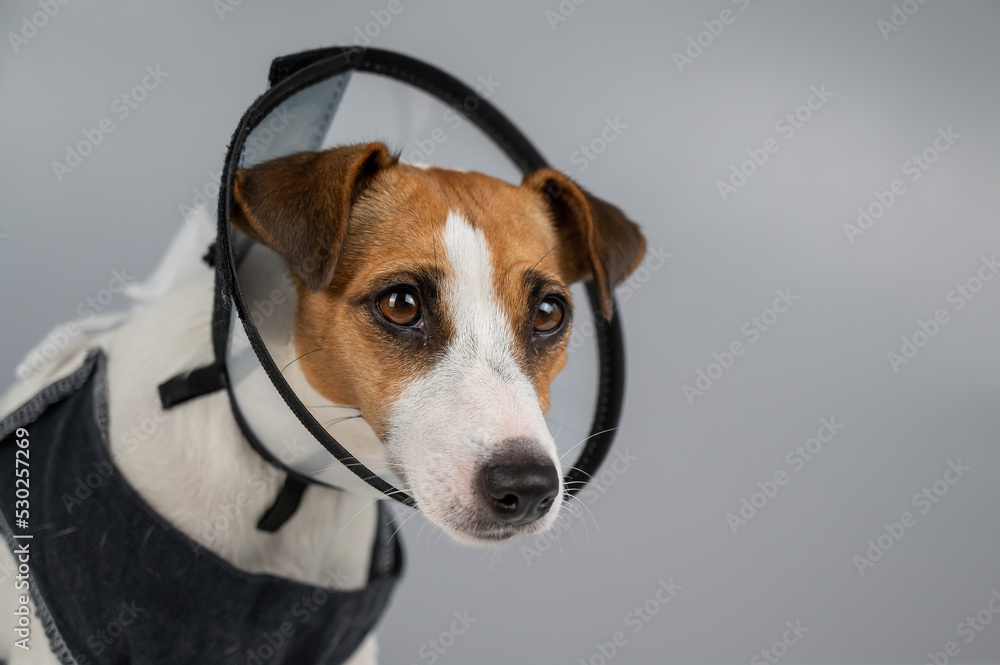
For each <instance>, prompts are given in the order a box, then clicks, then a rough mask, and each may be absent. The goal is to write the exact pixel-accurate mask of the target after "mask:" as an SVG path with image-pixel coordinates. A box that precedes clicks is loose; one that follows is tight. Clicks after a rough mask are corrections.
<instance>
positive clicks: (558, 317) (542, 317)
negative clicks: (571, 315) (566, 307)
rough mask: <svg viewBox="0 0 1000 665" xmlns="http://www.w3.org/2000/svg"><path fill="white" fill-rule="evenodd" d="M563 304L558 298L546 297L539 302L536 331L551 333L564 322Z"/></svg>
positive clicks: (536, 312) (536, 313)
mask: <svg viewBox="0 0 1000 665" xmlns="http://www.w3.org/2000/svg"><path fill="white" fill-rule="evenodd" d="M564 315H565V312H564V311H563V304H562V303H561V302H559V300H557V299H556V298H546V299H545V300H543V301H542V302H540V303H538V310H537V311H535V332H539V333H549V332H552V331H553V330H555V329H556V328H558V327H559V326H560V324H562V321H563V316H564Z"/></svg>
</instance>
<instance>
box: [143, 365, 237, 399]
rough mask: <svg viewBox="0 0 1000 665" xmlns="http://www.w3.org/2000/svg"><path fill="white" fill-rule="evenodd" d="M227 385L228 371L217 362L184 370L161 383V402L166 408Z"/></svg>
mask: <svg viewBox="0 0 1000 665" xmlns="http://www.w3.org/2000/svg"><path fill="white" fill-rule="evenodd" d="M225 387H226V373H225V372H224V371H223V370H222V368H220V367H219V366H218V365H216V364H215V363H212V364H211V365H205V366H204V367H199V368H198V369H192V370H188V371H186V372H182V373H181V374H178V375H177V376H175V377H173V378H170V379H167V380H166V381H164V382H163V383H161V384H160V387H159V391H160V404H161V405H162V406H163V408H164V410H166V409H170V408H173V407H175V406H177V405H178V404H183V403H184V402H186V401H188V400H189V399H194V398H195V397H201V396H202V395H207V394H208V393H214V392H215V391H216V390H222V389H223V388H225Z"/></svg>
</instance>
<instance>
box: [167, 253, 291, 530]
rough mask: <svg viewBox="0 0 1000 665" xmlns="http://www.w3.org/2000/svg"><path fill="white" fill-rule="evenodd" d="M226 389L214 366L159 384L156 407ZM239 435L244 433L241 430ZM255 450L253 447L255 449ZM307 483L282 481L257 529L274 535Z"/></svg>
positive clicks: (288, 479)
mask: <svg viewBox="0 0 1000 665" xmlns="http://www.w3.org/2000/svg"><path fill="white" fill-rule="evenodd" d="M213 247H214V245H213ZM225 387H226V373H225V372H224V371H222V370H220V369H219V366H218V365H216V364H214V363H213V364H211V365H206V366H204V367H199V368H198V369H192V370H188V371H187V372H183V373H181V374H178V375H177V376H175V377H173V378H171V379H168V380H166V381H164V382H163V383H161V384H160V387H159V391H160V404H162V405H163V408H164V409H169V408H172V407H175V406H177V405H178V404H183V403H184V402H186V401H188V400H190V399H194V398H196V397H201V396H202V395H207V394H209V393H214V392H215V391H216V390H222V389H223V388H225ZM243 431H244V432H245V431H247V430H246V429H245V428H243ZM255 447H256V446H255ZM306 485H307V483H306V482H305V481H304V480H302V479H301V478H297V477H295V476H292V475H291V474H289V475H288V477H287V478H285V484H284V485H282V486H281V490H280V491H279V492H278V496H277V498H275V500H274V503H273V504H271V507H270V508H268V509H267V510H266V511H265V512H264V514H263V515H262V516H261V518H260V521H258V522H257V528H258V529H260V530H261V531H267V532H268V533H274V532H275V531H277V530H278V529H280V528H281V527H282V526H284V525H285V522H287V521H288V520H290V519H291V518H292V516H293V515H294V514H295V511H296V510H298V509H299V504H301V503H302V495H303V494H305V491H306Z"/></svg>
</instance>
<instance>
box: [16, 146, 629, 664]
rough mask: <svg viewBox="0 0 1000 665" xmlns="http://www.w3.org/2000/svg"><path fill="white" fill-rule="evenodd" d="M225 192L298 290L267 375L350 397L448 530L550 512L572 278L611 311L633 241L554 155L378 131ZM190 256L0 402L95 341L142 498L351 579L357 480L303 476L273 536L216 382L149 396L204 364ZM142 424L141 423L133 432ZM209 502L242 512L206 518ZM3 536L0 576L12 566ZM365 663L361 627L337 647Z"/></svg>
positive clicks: (271, 165) (391, 465)
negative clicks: (173, 404) (525, 168)
mask: <svg viewBox="0 0 1000 665" xmlns="http://www.w3.org/2000/svg"><path fill="white" fill-rule="evenodd" d="M233 196H234V203H235V205H234V209H233V211H232V215H231V220H232V223H233V224H234V225H235V226H236V227H237V228H239V229H240V230H242V231H243V232H244V233H246V234H247V235H248V236H250V237H251V238H252V239H253V240H255V241H257V242H258V243H260V244H262V245H264V246H266V247H268V248H270V249H271V250H273V251H274V252H275V253H277V255H279V256H280V257H282V259H283V260H284V262H285V265H286V266H287V270H288V272H289V274H290V276H291V283H292V284H294V289H293V291H294V296H295V298H296V301H295V302H296V304H295V308H294V320H293V328H292V331H291V334H290V335H289V336H288V340H287V342H286V343H287V345H288V352H289V354H290V355H293V356H294V357H295V358H297V360H296V361H295V362H294V363H292V364H291V365H290V366H289V367H288V368H287V371H284V372H283V373H284V375H285V377H286V379H287V380H288V382H289V384H290V385H291V386H292V387H293V389H295V390H296V392H297V394H299V396H300V397H303V396H307V397H303V401H304V403H306V404H308V405H309V407H310V408H311V409H312V408H314V409H322V408H325V407H329V408H336V407H353V408H355V409H357V410H358V411H357V412H358V413H360V415H361V416H363V420H364V422H365V423H366V424H367V426H368V427H370V430H371V432H372V433H373V435H374V437H376V439H377V444H378V446H377V449H376V450H375V451H374V452H373V453H372V454H368V455H365V456H364V458H362V461H363V462H364V463H365V464H367V465H370V466H372V468H375V467H376V466H378V465H379V464H382V465H384V466H385V467H386V468H388V469H390V470H391V471H392V472H393V473H394V474H395V475H396V476H397V477H398V478H399V479H400V481H401V487H402V488H403V489H405V490H406V491H407V492H408V493H410V495H411V496H412V497H413V498H414V499H415V500H416V503H417V505H418V507H419V508H420V510H421V511H422V512H423V513H424V515H425V516H426V517H427V519H428V520H429V521H431V522H432V523H434V524H435V525H437V526H438V527H440V528H441V529H442V530H444V531H445V532H446V533H448V534H449V535H450V536H451V537H452V538H454V539H455V540H456V541H458V542H460V543H464V544H468V545H498V544H501V543H504V542H506V541H509V540H510V539H512V538H515V537H517V536H520V535H525V534H533V533H539V532H541V531H544V530H545V529H547V528H549V527H550V526H551V525H552V524H553V523H554V522H555V521H556V520H557V519H558V516H559V512H560V504H561V501H560V500H559V499H560V498H561V497H562V496H563V493H564V491H565V488H564V487H563V481H562V479H561V476H560V465H559V456H558V454H557V452H556V446H555V442H554V440H553V437H552V436H551V434H550V433H549V431H548V428H547V426H546V424H545V420H544V414H545V413H546V411H547V409H548V406H549V386H550V383H551V382H552V380H553V379H554V378H555V376H556V375H557V374H558V373H559V371H560V370H561V369H562V368H563V367H564V365H565V363H566V361H567V344H568V340H569V334H570V328H571V324H572V318H573V304H572V298H571V293H570V290H569V285H570V284H572V283H574V282H577V281H580V280H592V281H593V282H594V285H595V286H596V289H597V292H598V294H599V296H600V301H601V303H602V306H601V310H602V314H603V316H605V317H608V318H610V317H611V316H612V314H613V313H612V311H611V303H612V299H611V295H612V292H613V289H614V287H615V286H616V285H617V284H619V283H620V282H622V281H623V280H624V279H625V278H626V277H628V275H629V274H630V273H631V272H632V271H633V270H634V269H635V268H636V267H637V266H638V264H639V262H640V260H641V259H642V256H643V254H644V253H645V239H644V238H643V236H642V234H641V232H640V231H639V228H638V227H637V226H636V224H634V223H633V222H632V221H630V220H629V219H628V218H627V217H626V216H625V214H624V213H622V212H621V210H619V209H618V208H616V207H615V206H613V205H611V204H610V203H607V202H605V201H602V200H601V199H598V198H597V197H595V196H593V195H591V194H589V193H588V192H586V191H585V190H583V189H582V188H581V187H580V186H579V185H577V184H576V183H575V182H573V181H572V180H571V179H570V178H569V177H567V176H566V175H564V174H562V173H561V172H559V171H556V170H553V169H542V170H539V171H537V172H535V173H531V174H529V175H527V176H526V177H524V179H523V180H522V182H521V183H520V184H519V185H512V184H509V183H507V182H504V181H501V180H498V179H495V178H492V177H489V176H486V175H483V174H480V173H475V172H463V171H456V170H448V169H442V168H435V167H421V166H415V165H411V164H406V163H403V162H401V161H400V160H399V158H398V155H394V154H393V153H391V152H390V150H389V149H388V148H387V147H386V146H385V145H384V144H382V143H365V144H357V145H349V146H343V147H338V148H333V149H330V150H325V151H321V152H306V153H297V154H293V155H289V156H286V157H280V158H277V159H274V160H271V161H268V162H265V163H262V164H259V165H256V166H252V167H249V168H246V169H241V170H240V171H238V173H237V175H236V180H235V188H234V192H233ZM205 216H206V218H207V215H205ZM202 228H209V227H208V226H207V225H203V227H202ZM175 245H176V243H175ZM185 249H187V248H185ZM185 253H186V254H188V256H187V257H178V256H177V254H178V250H177V247H176V246H175V247H174V249H173V250H171V252H169V253H168V256H167V258H166V259H165V261H164V264H163V265H161V268H160V269H158V271H157V273H156V274H160V275H162V274H167V275H173V276H174V277H173V281H172V282H171V281H170V279H167V280H166V282H168V283H167V284H166V286H165V285H164V284H162V283H161V284H159V285H158V286H157V287H156V288H152V287H148V285H147V287H148V288H147V290H153V291H165V292H164V293H156V294H155V295H153V296H147V297H146V300H145V301H144V302H142V303H140V305H138V306H136V307H135V308H134V309H133V311H132V312H131V313H129V314H128V315H127V317H126V319H125V320H124V321H123V322H120V323H118V324H117V325H115V326H113V327H110V328H109V329H107V330H105V331H102V332H98V333H95V334H92V335H82V336H79V337H78V338H77V339H76V340H75V341H74V343H73V344H70V345H68V346H67V347H66V348H64V349H63V350H62V352H61V354H60V356H59V357H57V358H54V359H52V360H51V361H50V362H48V364H47V366H46V367H45V369H44V371H42V372H39V373H37V374H36V375H35V376H32V377H30V378H27V379H23V380H22V381H21V382H20V383H18V384H16V385H15V386H14V387H13V388H11V390H10V391H9V392H8V393H7V394H6V395H5V396H4V397H3V399H2V400H0V416H6V415H7V414H9V413H11V412H12V411H14V410H15V409H16V408H17V407H18V406H19V405H21V404H23V403H24V402H26V401H27V400H28V399H30V398H31V397H32V396H33V395H35V394H36V393H38V392H39V391H40V390H41V389H42V388H43V387H45V386H46V385H48V384H50V383H52V382H53V381H55V380H56V379H58V378H60V377H62V376H66V375H67V374H69V373H70V372H71V371H72V370H73V369H74V367H76V366H77V365H79V363H80V362H81V359H82V358H83V355H84V354H85V353H86V351H87V350H88V349H93V348H100V349H101V350H102V352H103V354H104V356H105V357H106V369H105V374H106V384H107V389H108V428H109V429H108V433H107V436H108V440H107V445H108V448H109V454H110V458H111V459H112V460H114V464H115V466H116V467H117V468H118V469H119V470H120V472H121V474H122V476H123V477H124V478H125V479H126V480H127V482H128V484H129V485H131V486H132V487H133V488H134V490H135V491H136V492H137V493H138V495H139V496H140V497H141V498H142V500H144V501H145V502H146V503H148V504H149V506H151V507H152V509H153V510H155V511H156V513H158V514H159V515H160V516H162V518H164V519H165V520H166V521H167V522H169V524H170V525H172V526H173V527H174V528H176V529H177V530H178V531H179V532H181V533H183V534H186V536H187V537H188V538H190V539H191V540H192V541H194V542H196V543H197V544H198V545H199V546H201V547H203V548H205V549H207V550H209V551H210V552H212V553H213V554H214V555H217V556H218V557H221V559H223V560H224V561H225V562H228V564H230V565H231V566H233V567H235V568H237V569H239V570H241V571H247V572H249V573H260V574H268V575H272V576H276V577H279V578H282V579H286V580H293V581H296V582H301V583H303V584H310V585H316V586H322V587H326V588H333V589H348V590H350V589H360V588H362V587H364V585H365V581H366V576H367V573H368V571H369V569H370V566H371V561H370V559H371V554H372V543H373V541H374V539H375V537H376V530H377V506H376V505H375V503H374V502H373V501H372V500H371V498H370V496H369V495H367V494H363V493H360V492H352V491H340V490H337V489H331V488H327V487H323V486H318V485H317V486H311V487H310V488H309V491H308V492H306V494H305V496H304V497H303V499H302V503H301V506H300V507H299V509H298V511H297V512H296V514H295V515H294V517H292V519H291V520H290V521H289V522H288V523H287V524H285V525H284V526H283V527H282V528H281V529H280V530H279V531H277V532H276V533H267V532H264V531H261V530H258V529H257V528H256V522H257V519H258V518H259V516H260V515H261V514H262V513H263V512H264V511H266V510H267V508H268V507H269V506H270V505H271V504H272V503H273V501H274V499H275V497H276V496H277V494H278V492H279V489H280V487H281V484H282V481H283V479H284V473H282V472H280V471H279V470H278V469H276V468H275V467H274V466H272V465H271V464H270V463H269V462H267V461H265V460H264V459H263V457H261V456H260V455H259V454H258V453H257V452H255V451H254V449H253V448H251V446H250V445H249V444H248V442H247V440H246V439H245V438H244V436H243V434H242V433H241V430H240V428H239V426H238V424H237V422H236V421H235V419H234V416H233V413H232V410H231V406H230V404H229V401H228V397H227V395H226V393H225V391H220V392H215V393H211V394H208V395H205V396H203V397H200V398H198V399H196V400H192V401H190V402H188V403H185V404H184V405H182V406H180V407H177V408H176V409H175V410H173V411H171V412H168V413H164V412H163V411H162V410H161V408H160V404H159V399H158V395H157V385H158V384H159V383H161V382H162V381H164V380H165V379H167V378H169V377H171V376H174V375H176V374H178V373H180V372H182V371H184V370H188V369H191V368H193V367H198V366H202V365H205V364H208V363H210V362H211V361H212V359H213V352H212V347H211V335H210V332H209V330H210V325H211V317H212V294H213V291H212V286H213V277H214V272H213V271H212V270H210V269H208V268H207V267H205V266H201V267H198V268H195V267H188V268H184V269H181V268H179V267H178V266H177V265H174V264H177V263H182V262H184V261H187V262H188V263H192V261H194V262H195V263H196V262H197V261H196V259H192V258H191V255H192V254H194V253H193V252H190V251H186V252H185ZM178 274H183V275H185V276H184V278H183V279H181V278H178V277H176V275H178ZM146 419H152V422H153V423H154V426H152V427H149V428H144V429H143V430H142V432H143V436H142V441H141V442H139V443H138V445H136V437H135V426H136V424H137V423H139V422H142V421H144V420H146ZM147 430H148V431H147ZM34 445H38V444H34ZM251 487H253V489H252V490H251V489H250V488H251ZM220 506H229V507H232V506H238V510H235V511H233V510H230V511H229V512H228V513H227V520H226V522H227V524H226V527H225V528H224V529H222V530H210V531H206V529H205V525H206V524H208V523H211V522H212V520H213V519H214V518H215V517H216V516H217V514H218V511H219V507H220ZM0 550H2V558H3V560H2V561H0V570H7V571H10V570H14V565H15V562H14V561H13V560H12V558H11V552H10V551H8V549H7V548H2V547H0ZM330 570H336V571H338V575H336V576H335V578H331V576H330V575H329V571H330ZM14 581H15V576H13V575H9V576H7V578H6V579H5V580H4V581H3V586H4V593H3V594H0V615H2V616H4V617H8V619H9V617H11V616H12V612H14V611H15V610H16V608H17V604H18V600H17V595H18V593H19V592H18V591H16V590H15V588H14ZM20 593H24V592H23V591H22V592H20ZM36 610H37V608H33V610H32V611H33V612H36ZM33 620H34V622H35V625H38V617H37V613H36V614H33ZM10 632H11V631H10V630H9V629H5V630H4V633H3V635H4V637H3V638H2V639H3V641H4V643H3V644H2V645H0V658H2V659H6V660H7V661H8V662H9V663H10V664H11V665H16V664H22V663H39V664H41V663H56V662H60V661H59V660H58V659H57V657H56V656H55V655H54V654H53V652H52V650H50V649H49V648H46V647H47V645H46V644H45V643H44V637H41V631H40V630H39V631H38V633H37V636H36V637H35V638H34V639H35V640H36V641H35V642H34V643H33V648H32V650H30V651H25V650H23V649H20V648H17V647H15V646H14V645H13V640H11V638H9V637H8V635H9V634H10ZM39 640H40V641H39ZM132 648H134V649H137V650H138V651H141V645H132ZM375 660H376V645H375V639H374V635H368V636H367V637H366V638H365V639H364V641H363V643H362V644H361V646H360V647H358V649H357V650H356V651H355V652H354V654H353V656H351V657H350V659H349V660H348V661H347V662H349V663H352V664H353V665H361V664H369V663H374V662H375ZM184 662H187V661H184ZM240 662H242V661H240Z"/></svg>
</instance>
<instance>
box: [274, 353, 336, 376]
mask: <svg viewBox="0 0 1000 665" xmlns="http://www.w3.org/2000/svg"><path fill="white" fill-rule="evenodd" d="M320 351H326V347H325V346H321V347H319V348H318V349H313V350H312V351H307V352H306V353H303V354H302V355H301V356H299V357H298V358H296V359H295V360H293V361H292V362H290V363H288V364H287V365H285V366H284V367H282V368H281V374H282V376H284V374H285V370H286V369H288V368H289V367H291V366H292V365H294V364H295V363H297V362H298V361H300V360H302V359H303V358H305V357H306V356H308V355H312V354H313V353H319V352H320Z"/></svg>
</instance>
